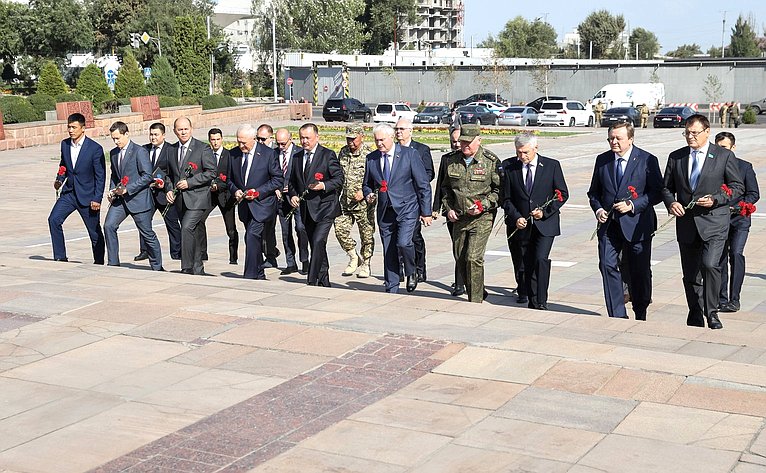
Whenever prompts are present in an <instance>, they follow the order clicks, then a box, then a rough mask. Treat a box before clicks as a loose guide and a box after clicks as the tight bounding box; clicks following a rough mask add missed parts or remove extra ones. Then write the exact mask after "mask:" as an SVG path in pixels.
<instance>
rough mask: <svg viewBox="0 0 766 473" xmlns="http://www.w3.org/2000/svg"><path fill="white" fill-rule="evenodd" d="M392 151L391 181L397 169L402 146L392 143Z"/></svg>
mask: <svg viewBox="0 0 766 473" xmlns="http://www.w3.org/2000/svg"><path fill="white" fill-rule="evenodd" d="M391 151H393V154H394V156H393V158H392V159H391V180H392V181H393V180H394V179H393V177H394V173H395V172H396V170H397V169H399V161H401V157H402V147H401V146H400V145H398V144H396V145H394V149H392V150H391Z"/></svg>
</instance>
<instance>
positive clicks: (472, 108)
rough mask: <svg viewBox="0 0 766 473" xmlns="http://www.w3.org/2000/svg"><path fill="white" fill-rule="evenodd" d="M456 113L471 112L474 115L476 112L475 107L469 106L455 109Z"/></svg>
mask: <svg viewBox="0 0 766 473" xmlns="http://www.w3.org/2000/svg"><path fill="white" fill-rule="evenodd" d="M457 111H458V112H472V113H475V112H476V107H475V106H473V105H472V106H470V107H460V108H459V109H457Z"/></svg>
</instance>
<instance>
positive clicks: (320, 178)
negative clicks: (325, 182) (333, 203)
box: [314, 172, 324, 181]
mask: <svg viewBox="0 0 766 473" xmlns="http://www.w3.org/2000/svg"><path fill="white" fill-rule="evenodd" d="M322 179H324V174H322V173H321V172H318V173H316V174H314V180H315V181H321V180H322Z"/></svg>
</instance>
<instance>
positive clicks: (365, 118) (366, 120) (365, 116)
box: [364, 112, 372, 123]
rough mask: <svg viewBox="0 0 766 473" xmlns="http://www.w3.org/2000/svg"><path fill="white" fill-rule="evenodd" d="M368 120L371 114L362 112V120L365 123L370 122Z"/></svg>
mask: <svg viewBox="0 0 766 473" xmlns="http://www.w3.org/2000/svg"><path fill="white" fill-rule="evenodd" d="M370 120H372V115H371V114H370V113H369V112H366V113H365V114H364V122H365V123H370Z"/></svg>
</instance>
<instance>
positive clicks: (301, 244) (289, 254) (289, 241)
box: [279, 207, 309, 266]
mask: <svg viewBox="0 0 766 473" xmlns="http://www.w3.org/2000/svg"><path fill="white" fill-rule="evenodd" d="M293 224H295V233H296V235H297V237H298V246H297V248H296V246H295V239H294V238H293ZM279 226H280V228H281V230H282V246H283V247H284V249H285V259H286V260H287V266H297V265H298V261H297V260H296V259H295V257H296V249H297V250H298V254H297V256H298V258H299V259H300V261H301V263H305V262H308V260H309V239H308V236H307V235H306V227H305V226H304V225H303V219H302V218H301V211H300V210H299V209H297V210H296V211H295V213H294V214H293V215H291V216H290V217H289V218H287V217H285V212H284V209H283V208H282V207H280V208H279Z"/></svg>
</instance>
